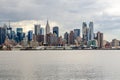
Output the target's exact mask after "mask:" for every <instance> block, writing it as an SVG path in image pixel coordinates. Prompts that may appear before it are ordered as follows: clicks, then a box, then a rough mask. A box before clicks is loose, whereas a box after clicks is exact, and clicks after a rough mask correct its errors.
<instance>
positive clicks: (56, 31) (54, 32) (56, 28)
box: [53, 26, 59, 37]
mask: <svg viewBox="0 0 120 80" xmlns="http://www.w3.org/2000/svg"><path fill="white" fill-rule="evenodd" d="M53 34H56V35H57V37H59V27H58V26H55V27H53Z"/></svg>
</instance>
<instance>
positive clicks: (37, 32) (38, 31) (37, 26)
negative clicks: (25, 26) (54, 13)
mask: <svg viewBox="0 0 120 80" xmlns="http://www.w3.org/2000/svg"><path fill="white" fill-rule="evenodd" d="M40 27H41V25H38V24H36V25H34V30H35V31H34V33H35V35H39V34H40Z"/></svg>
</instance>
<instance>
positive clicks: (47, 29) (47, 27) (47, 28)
mask: <svg viewBox="0 0 120 80" xmlns="http://www.w3.org/2000/svg"><path fill="white" fill-rule="evenodd" d="M49 33H50V26H49V21H48V20H47V24H46V34H49Z"/></svg>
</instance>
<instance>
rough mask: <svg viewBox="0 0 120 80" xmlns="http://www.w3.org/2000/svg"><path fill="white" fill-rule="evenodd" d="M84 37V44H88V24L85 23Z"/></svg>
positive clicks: (83, 27) (83, 28) (83, 25)
mask: <svg viewBox="0 0 120 80" xmlns="http://www.w3.org/2000/svg"><path fill="white" fill-rule="evenodd" d="M82 35H83V42H84V43H85V44H87V40H88V28H87V24H86V22H83V24H82Z"/></svg>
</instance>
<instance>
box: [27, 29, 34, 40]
mask: <svg viewBox="0 0 120 80" xmlns="http://www.w3.org/2000/svg"><path fill="white" fill-rule="evenodd" d="M32 39H33V31H32V30H31V31H28V41H32Z"/></svg>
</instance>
